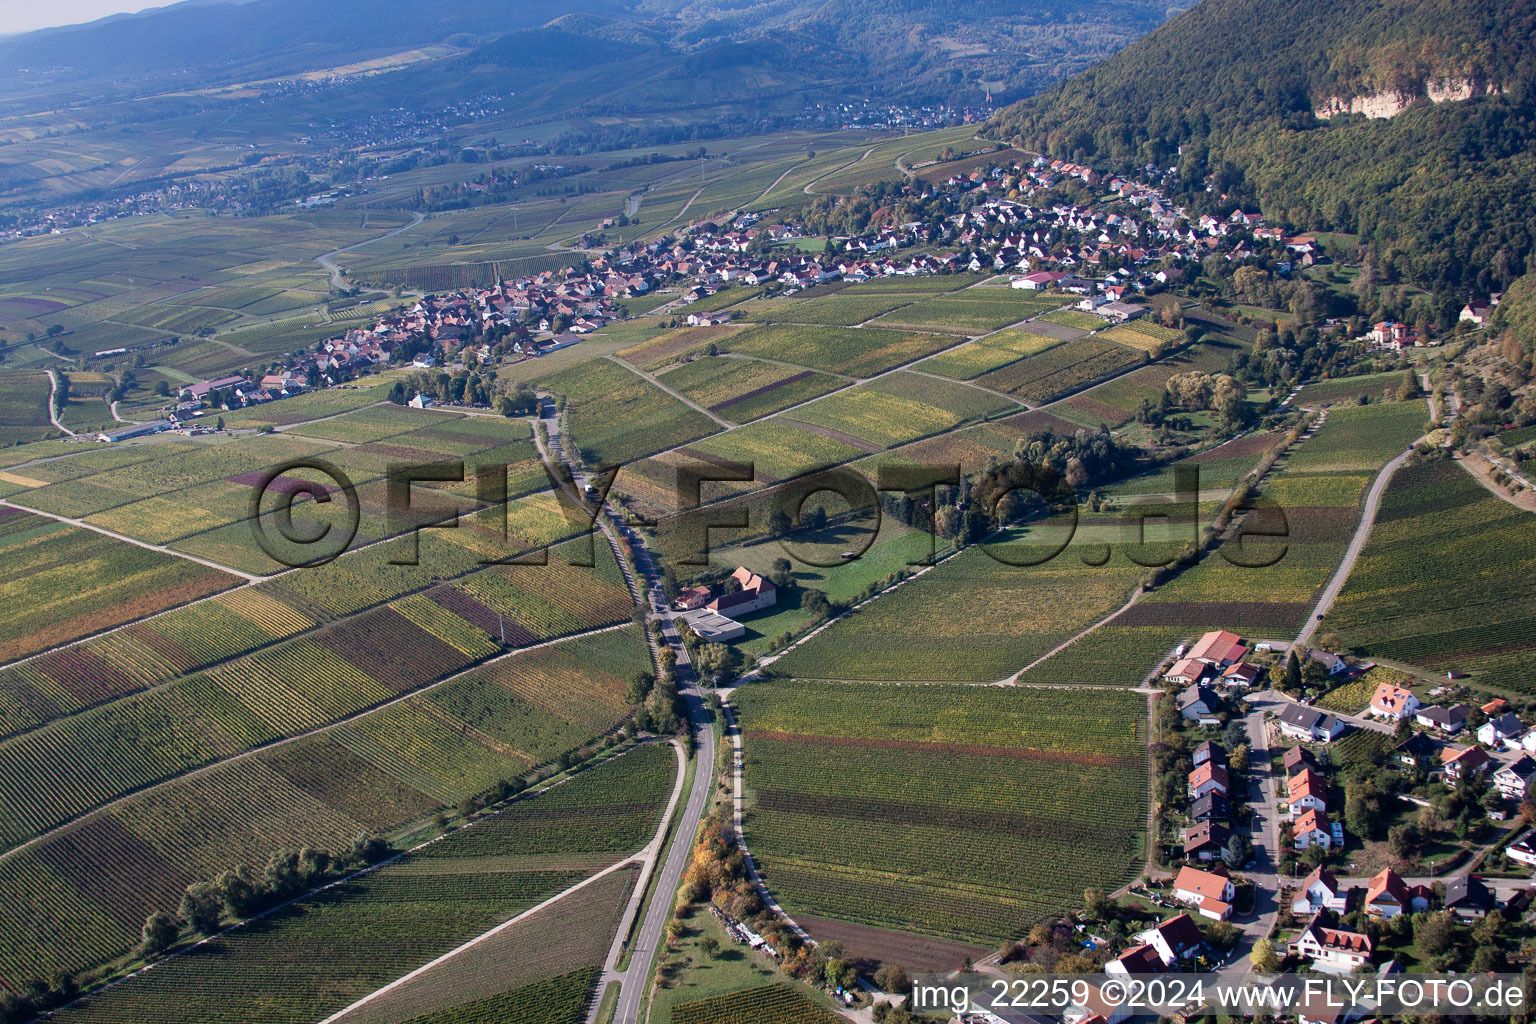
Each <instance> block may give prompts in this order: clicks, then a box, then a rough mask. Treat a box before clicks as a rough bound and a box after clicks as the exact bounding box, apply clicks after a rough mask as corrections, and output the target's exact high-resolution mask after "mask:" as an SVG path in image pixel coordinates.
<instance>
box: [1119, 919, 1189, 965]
mask: <svg viewBox="0 0 1536 1024" xmlns="http://www.w3.org/2000/svg"><path fill="white" fill-rule="evenodd" d="M1135 941H1137V942H1139V943H1142V944H1143V945H1144V946H1146V947H1147V948H1149V949H1151V950H1152V951H1153V952H1154V953H1156V954H1157V958H1158V960H1159V961H1160V962H1161V963H1162V965H1163V966H1164V967H1177V966H1178V965H1179V964H1181V963H1183V962H1185V961H1187V960H1192V959H1194V957H1195V956H1196V954H1198V953H1199V952H1200V948H1201V947H1202V946H1203V945H1204V944H1205V936H1204V935H1202V934H1201V933H1200V926H1199V925H1198V924H1196V923H1195V919H1194V918H1192V917H1190V916H1189V915H1188V914H1175V915H1174V916H1173V917H1170V918H1168V919H1167V920H1166V921H1162V922H1159V923H1158V925H1157V926H1156V927H1154V928H1148V929H1147V930H1146V931H1144V932H1142V933H1140V934H1139V935H1137V936H1136V939H1135Z"/></svg>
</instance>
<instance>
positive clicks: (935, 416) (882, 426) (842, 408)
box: [794, 371, 1016, 448]
mask: <svg viewBox="0 0 1536 1024" xmlns="http://www.w3.org/2000/svg"><path fill="white" fill-rule="evenodd" d="M1013 408H1016V407H1015V406H1014V405H1012V403H1009V402H1007V401H1006V400H1004V399H1003V398H1001V397H998V396H993V395H989V394H988V393H987V392H985V391H982V390H980V389H978V388H973V387H967V386H965V385H963V384H951V383H949V382H947V381H942V380H937V379H935V378H933V377H928V376H924V375H921V374H915V373H907V372H905V371H900V372H897V373H893V374H890V375H889V376H886V377H882V378H881V379H880V380H878V381H874V382H872V383H869V384H861V385H859V386H858V387H855V388H850V389H848V390H846V391H841V392H839V393H837V394H835V395H831V396H829V397H827V398H823V399H820V400H819V401H816V402H813V403H811V404H810V405H808V406H805V407H803V408H800V409H796V410H795V412H794V418H795V419H796V420H799V421H803V422H806V423H811V424H815V425H817V426H822V427H827V428H828V429H831V430H835V431H837V432H838V433H840V434H848V435H850V436H853V437H856V438H859V439H860V440H862V441H865V442H867V443H869V444H872V445H875V446H877V447H880V448H891V447H894V446H896V445H898V444H904V443H906V442H908V441H915V440H917V439H918V438H920V437H927V436H928V435H930V434H937V433H941V432H943V431H946V430H951V429H953V428H954V427H957V426H959V425H960V424H962V423H965V422H966V421H968V420H977V419H982V418H984V417H986V416H988V415H989V414H991V413H996V412H999V411H1001V410H1003V409H1013Z"/></svg>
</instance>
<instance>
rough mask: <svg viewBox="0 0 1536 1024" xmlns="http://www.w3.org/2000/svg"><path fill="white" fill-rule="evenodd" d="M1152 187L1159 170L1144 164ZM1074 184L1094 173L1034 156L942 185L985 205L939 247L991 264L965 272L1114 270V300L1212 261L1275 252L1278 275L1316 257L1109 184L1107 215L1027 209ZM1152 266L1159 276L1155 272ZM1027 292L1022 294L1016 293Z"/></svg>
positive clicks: (1247, 227)
mask: <svg viewBox="0 0 1536 1024" xmlns="http://www.w3.org/2000/svg"><path fill="white" fill-rule="evenodd" d="M1146 170H1147V178H1148V179H1149V180H1151V179H1155V178H1160V177H1161V176H1162V174H1163V173H1164V172H1163V171H1162V170H1161V169H1159V168H1157V167H1155V166H1151V165H1149V166H1148V167H1147V168H1146ZM1070 178H1078V179H1081V180H1083V181H1093V180H1095V179H1096V174H1095V172H1094V171H1093V169H1092V168H1090V167H1086V166H1083V165H1081V164H1076V163H1072V162H1070V161H1065V160H1059V159H1050V158H1047V157H1044V156H1041V157H1036V158H1035V160H1034V161H1033V162H1032V163H1028V164H1014V165H1012V166H1008V167H997V168H994V169H993V170H991V171H990V172H983V171H976V172H972V173H969V174H961V175H954V176H951V177H950V178H949V179H948V180H946V181H945V182H944V183H943V185H944V186H945V187H947V188H949V189H951V190H954V191H958V192H962V193H965V192H978V191H979V192H982V193H985V194H986V195H987V198H985V199H982V200H981V201H979V202H975V203H973V204H972V205H971V206H970V208H969V209H967V210H964V211H960V212H955V213H952V214H950V215H949V217H948V219H947V222H946V228H947V231H946V239H947V240H951V241H953V242H955V243H958V244H960V245H964V246H968V247H971V248H973V249H977V248H980V249H985V250H986V251H987V252H989V253H990V254H991V256H992V259H991V261H990V267H989V268H988V267H986V266H985V264H986V261H980V262H981V264H982V265H980V266H977V267H973V268H972V269H992V270H996V271H1007V272H1017V273H1019V274H1021V275H1024V276H1029V275H1031V274H1036V273H1042V272H1064V273H1068V274H1083V275H1086V274H1088V273H1089V272H1090V271H1091V270H1093V269H1094V268H1103V269H1104V270H1105V271H1106V272H1107V271H1108V270H1109V269H1110V268H1111V267H1116V268H1119V269H1120V270H1121V271H1123V273H1118V272H1117V275H1118V276H1117V280H1115V281H1114V282H1112V285H1113V288H1114V289H1115V290H1114V291H1111V292H1108V296H1109V298H1110V300H1111V301H1121V300H1122V299H1123V298H1124V296H1125V294H1126V293H1127V292H1131V291H1135V290H1138V289H1140V290H1148V289H1151V288H1153V287H1156V286H1159V285H1168V284H1172V283H1174V282H1175V281H1177V280H1178V279H1179V277H1180V276H1181V270H1182V269H1183V268H1184V267H1186V266H1197V265H1198V264H1199V263H1200V262H1201V261H1203V260H1204V259H1205V258H1206V257H1208V256H1211V255H1212V254H1215V253H1221V254H1224V255H1225V256H1226V257H1227V258H1228V259H1229V260H1232V261H1243V260H1247V259H1249V258H1251V257H1256V256H1261V255H1262V253H1261V252H1260V250H1264V251H1265V252H1268V251H1271V250H1273V249H1275V248H1279V249H1281V250H1282V251H1283V255H1284V258H1283V259H1281V260H1279V261H1278V269H1279V270H1280V271H1281V272H1282V273H1289V272H1290V270H1291V269H1292V266H1293V265H1295V264H1300V265H1303V266H1309V265H1311V264H1312V263H1314V262H1316V260H1317V259H1318V258H1320V257H1321V255H1322V250H1321V247H1320V246H1319V245H1318V244H1317V240H1316V239H1315V238H1313V237H1312V236H1308V235H1298V236H1293V235H1287V234H1286V233H1285V232H1284V231H1283V230H1282V229H1281V228H1279V227H1275V226H1271V225H1266V224H1265V222H1264V219H1263V217H1261V216H1260V215H1259V214H1257V213H1245V212H1244V211H1242V210H1237V211H1234V212H1233V213H1231V214H1230V215H1228V216H1226V217H1216V216H1212V215H1209V214H1207V215H1202V216H1200V217H1196V218H1191V217H1190V216H1189V215H1188V213H1187V212H1186V211H1185V210H1184V209H1183V208H1182V207H1181V206H1179V205H1178V204H1176V203H1174V202H1172V201H1171V200H1170V199H1168V198H1167V196H1166V195H1165V194H1164V193H1163V192H1162V191H1161V190H1160V189H1158V188H1157V187H1156V186H1154V185H1151V184H1147V183H1146V182H1143V181H1135V180H1131V179H1129V178H1122V177H1113V178H1110V179H1109V180H1108V181H1105V182H1103V183H1102V184H1103V185H1104V186H1105V187H1106V188H1107V190H1108V191H1109V192H1110V193H1111V194H1112V195H1114V196H1115V197H1117V199H1118V202H1115V203H1111V204H1109V205H1107V206H1103V205H1099V206H1093V207H1082V206H1076V205H1072V204H1062V203H1059V202H1052V203H1050V204H1038V205H1037V204H1033V203H1031V202H1030V199H1031V198H1032V197H1034V196H1036V195H1037V194H1038V193H1040V192H1043V191H1045V190H1048V189H1052V188H1055V187H1056V186H1058V185H1060V184H1061V183H1062V182H1064V181H1066V180H1068V179H1070ZM1154 267H1156V268H1160V269H1153V268H1154ZM1021 287H1027V286H1021Z"/></svg>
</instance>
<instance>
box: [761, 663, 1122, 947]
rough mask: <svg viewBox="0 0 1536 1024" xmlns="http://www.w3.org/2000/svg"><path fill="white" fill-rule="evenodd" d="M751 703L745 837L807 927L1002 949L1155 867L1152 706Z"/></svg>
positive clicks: (881, 700) (873, 695)
mask: <svg viewBox="0 0 1536 1024" xmlns="http://www.w3.org/2000/svg"><path fill="white" fill-rule="evenodd" d="M736 700H737V702H738V704H739V707H740V715H741V721H742V724H743V728H744V729H745V730H746V733H745V745H746V757H745V759H746V764H747V781H748V784H749V786H750V788H751V790H752V791H753V793H755V794H756V803H755V805H754V806H752V807H751V809H750V811H749V813H748V817H747V820H746V823H745V831H746V834H747V839H748V842H749V844H750V845H751V847H752V851H753V854H754V855H755V856H756V858H757V859H758V862H759V863H760V865H761V866H762V870H763V874H764V877H765V878H766V880H767V882H768V885H769V887H770V888H771V889H773V890H774V892H775V893H776V895H777V896H778V898H779V900H780V901H781V902H782V903H784V904H785V907H786V909H787V910H788V911H789V912H790V913H791V914H795V913H797V912H799V913H804V914H810V915H813V916H818V917H831V918H835V919H839V920H845V921H850V922H854V923H860V924H869V925H875V926H879V927H887V928H896V929H900V930H907V931H915V932H920V933H924V934H931V935H937V936H945V937H949V938H956V939H963V940H968V941H976V942H982V943H993V942H997V941H1000V940H1002V939H1006V938H1009V937H1011V936H1014V935H1017V934H1019V933H1020V932H1021V931H1023V930H1026V929H1027V928H1028V926H1029V924H1030V923H1031V922H1032V921H1034V920H1036V919H1038V918H1039V917H1041V916H1043V915H1045V914H1047V913H1050V912H1053V911H1060V910H1063V909H1065V908H1067V907H1068V906H1071V905H1074V904H1075V903H1077V902H1078V901H1080V900H1081V898H1082V892H1083V889H1084V887H1085V886H1089V885H1110V884H1112V883H1113V881H1114V880H1115V879H1119V878H1126V877H1129V876H1130V875H1131V874H1133V873H1134V872H1135V870H1136V869H1137V868H1138V866H1139V865H1140V862H1141V859H1142V857H1143V855H1144V849H1145V848H1144V843H1145V836H1144V832H1145V827H1146V824H1145V823H1146V765H1145V760H1144V747H1143V744H1144V734H1143V732H1142V730H1143V728H1144V721H1145V701H1144V698H1143V697H1141V696H1140V695H1139V694H1130V693H1114V692H1109V691H1093V692H1085V691H1069V690H1056V689H1048V690H1037V689H1029V688H1006V689H1003V688H953V687H943V686H889V685H871V684H848V685H846V686H825V685H820V684H812V683H805V682H798V681H797V682H794V683H780V682H775V683H774V684H772V685H771V686H764V687H761V688H757V687H749V688H747V689H744V690H740V691H738V692H737V695H736ZM839 707H840V708H843V709H846V708H848V707H858V708H859V715H858V716H857V717H856V718H854V717H850V716H848V715H847V714H846V713H845V712H838V711H837V710H835V708H839ZM1089 809H1091V810H1089Z"/></svg>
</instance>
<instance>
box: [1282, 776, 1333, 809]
mask: <svg viewBox="0 0 1536 1024" xmlns="http://www.w3.org/2000/svg"><path fill="white" fill-rule="evenodd" d="M1285 789H1286V804H1285V808H1286V813H1287V814H1289V815H1291V816H1293V817H1294V816H1295V815H1298V814H1300V813H1302V812H1303V811H1327V810H1328V782H1327V780H1326V779H1324V778H1323V777H1322V776H1321V775H1319V774H1318V773H1317V772H1315V771H1313V770H1312V769H1311V768H1303V769H1302V770H1301V771H1299V772H1297V773H1296V774H1295V775H1292V776H1291V777H1290V778H1288V779H1286V780H1285Z"/></svg>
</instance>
